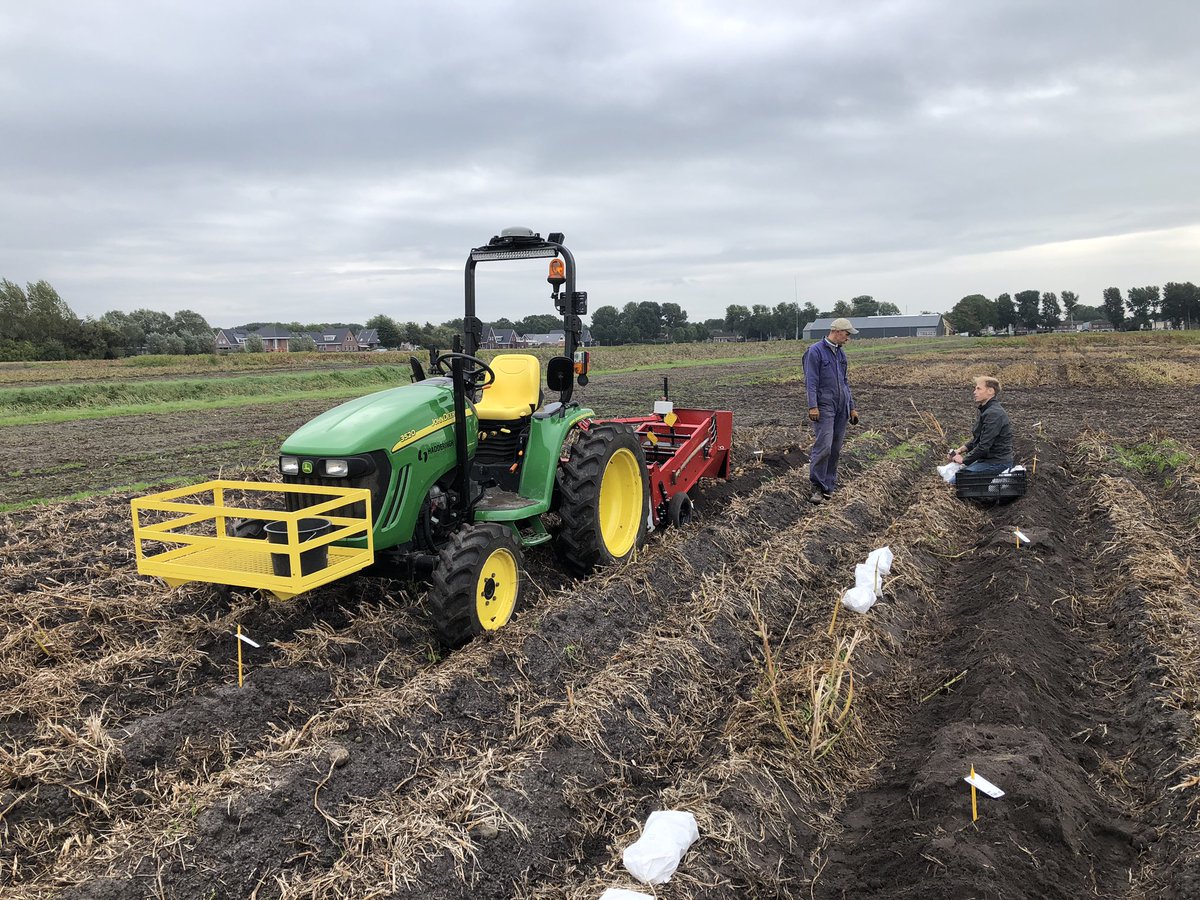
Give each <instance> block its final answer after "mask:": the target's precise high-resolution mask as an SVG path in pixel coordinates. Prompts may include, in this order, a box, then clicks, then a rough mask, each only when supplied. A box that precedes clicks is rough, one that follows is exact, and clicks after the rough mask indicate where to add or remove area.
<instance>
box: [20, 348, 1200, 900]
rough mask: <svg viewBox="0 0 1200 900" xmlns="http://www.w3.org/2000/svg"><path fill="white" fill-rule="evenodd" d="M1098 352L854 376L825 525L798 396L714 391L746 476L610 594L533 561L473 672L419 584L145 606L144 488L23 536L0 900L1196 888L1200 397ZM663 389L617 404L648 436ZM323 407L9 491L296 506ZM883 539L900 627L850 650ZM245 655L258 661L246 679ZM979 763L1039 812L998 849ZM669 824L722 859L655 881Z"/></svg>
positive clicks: (176, 432) (718, 382)
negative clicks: (1006, 487)
mask: <svg viewBox="0 0 1200 900" xmlns="http://www.w3.org/2000/svg"><path fill="white" fill-rule="evenodd" d="M1102 349H1103V348H1100V349H1099V350H1098V351H1097V352H1096V353H1095V354H1093V355H1092V356H1090V357H1089V360H1088V365H1089V366H1090V369H1089V370H1088V373H1090V374H1087V373H1085V375H1083V376H1074V377H1073V376H1071V375H1070V372H1069V371H1067V370H1065V369H1063V367H1062V366H1063V364H1062V362H1061V361H1056V360H1054V359H1049V358H1048V359H1045V360H1040V359H1037V358H1034V359H1032V360H1029V359H1025V358H1022V359H1020V360H1015V361H1007V362H1006V361H1004V360H1000V361H997V360H993V359H986V358H984V357H980V358H979V359H978V360H965V361H962V363H961V365H958V364H956V365H955V366H952V367H949V368H946V367H942V368H937V367H925V368H922V367H920V366H914V365H913V364H911V363H903V364H901V363H897V364H894V365H893V364H889V363H888V362H887V361H886V360H875V359H873V360H872V362H871V364H870V365H861V366H860V365H853V366H852V370H851V377H852V382H853V383H854V386H855V393H856V397H857V400H858V404H859V407H860V411H861V412H862V415H863V420H864V424H863V427H862V428H860V429H858V430H853V429H852V430H851V432H850V439H849V441H848V443H847V446H846V449H845V453H844V456H843V469H842V473H841V483H842V487H841V489H840V490H839V491H838V492H837V493H836V494H835V498H834V500H833V501H832V502H831V503H828V504H825V505H822V506H819V507H814V506H812V505H810V504H809V503H808V502H807V495H808V480H807V470H806V465H805V464H806V458H807V449H808V447H809V446H810V445H811V441H812V438H811V433H810V432H809V430H808V429H807V428H803V427H801V426H800V424H799V422H800V420H801V418H802V407H803V406H804V400H803V386H802V385H801V384H800V383H799V382H798V381H796V380H795V370H796V366H794V365H788V366H781V365H780V364H779V363H778V361H774V362H771V361H767V362H762V361H759V362H746V363H744V364H740V365H734V366H729V365H722V366H720V367H711V368H694V369H690V370H687V371H686V372H683V371H681V372H678V373H676V374H675V375H673V376H672V389H671V393H672V396H673V398H674V399H675V400H676V402H677V403H680V404H686V405H692V406H717V407H722V408H729V409H732V410H734V413H735V435H734V444H735V464H734V471H733V473H732V477H731V479H730V480H729V481H728V482H722V483H712V484H708V485H706V486H705V487H704V489H703V490H701V491H700V492H699V495H698V496H697V497H696V505H697V517H696V519H695V520H694V521H693V522H692V524H691V525H690V526H689V527H688V528H686V529H682V530H678V531H666V532H662V533H656V534H654V535H652V536H651V538H650V540H649V542H648V544H647V546H646V548H645V550H644V552H642V553H641V554H640V555H639V556H638V558H637V559H636V560H635V561H633V562H632V563H631V564H629V565H627V566H625V567H623V568H620V569H617V570H611V571H606V572H604V573H603V574H602V575H601V576H600V577H597V578H595V579H592V580H589V581H586V582H576V581H572V580H570V579H569V578H567V577H566V576H564V575H563V574H561V573H560V572H559V571H558V569H557V568H556V566H555V562H554V558H553V554H552V553H551V552H550V551H549V550H545V551H542V550H535V551H531V552H530V553H528V554H527V563H528V565H529V568H530V573H531V576H532V580H533V585H534V589H533V590H531V591H530V595H529V597H528V600H527V604H526V608H525V609H524V610H523V612H522V613H521V614H520V615H519V616H518V617H517V618H516V619H515V620H514V621H513V622H512V623H511V624H510V625H509V626H508V627H506V628H505V629H503V630H502V631H500V632H499V633H497V634H496V635H495V636H494V637H493V638H492V639H490V640H479V641H476V642H474V643H472V644H470V645H468V646H467V647H465V648H463V649H462V650H460V651H457V652H455V653H453V654H452V655H449V656H448V657H447V656H442V655H441V654H440V653H438V652H437V651H436V650H435V649H434V648H435V647H436V643H435V641H434V639H433V631H432V629H431V627H430V625H429V622H428V620H427V617H426V616H425V613H424V610H423V608H422V596H421V594H420V592H419V591H414V590H412V589H411V588H409V587H408V586H407V585H405V584H402V583H400V582H392V581H387V580H381V579H371V578H365V577H364V578H357V579H351V580H347V581H344V582H340V583H337V584H334V585H331V586H329V587H326V588H323V589H319V590H317V591H315V592H313V593H312V594H310V595H307V596H302V597H299V598H296V599H295V600H293V601H290V602H287V603H280V602H277V601H274V600H267V599H264V598H262V597H259V596H257V595H251V594H239V593H236V592H235V593H233V594H230V593H228V592H221V591H218V590H215V589H213V588H211V587H206V586H203V585H189V586H185V587H183V588H179V589H175V590H169V589H167V588H166V587H165V586H163V585H162V584H160V583H156V582H155V581H153V580H151V579H146V578H142V577H140V576H138V575H137V573H136V570H135V567H134V558H133V547H132V535H131V527H130V522H129V508H128V501H129V499H130V494H129V493H128V492H127V493H118V494H113V495H108V496H104V497H101V498H99V499H95V498H94V499H89V500H86V501H63V502H58V503H54V504H50V505H45V506H37V507H32V508H30V509H28V510H25V511H22V512H18V513H12V514H9V515H7V516H4V517H0V554H2V556H0V560H2V561H0V622H2V623H3V627H2V628H0V895H2V896H4V897H14V898H18V897H19V898H49V897H65V898H97V900H99V898H114V900H115V898H127V897H128V898H131V897H164V898H165V897H170V898H176V897H178V898H235V897H237V898H243V897H256V898H262V900H266V898H314V900H315V898H342V897H344V898H365V897H397V898H401V897H413V898H417V897H421V898H458V897H464V898H465V897H471V898H496V900H500V898H521V900H550V898H563V897H566V898H571V900H584V898H588V900H591V898H598V897H599V896H600V894H601V893H603V891H604V889H605V888H606V887H627V888H631V889H639V890H643V891H645V892H646V893H653V894H654V896H656V897H660V898H697V900H699V898H777V897H786V898H842V897H847V898H850V897H889V898H890V897H913V898H916V897H938V898H941V897H947V898H952V897H989V898H1022V897H1051V898H1053V897H1061V898H1078V897H1084V896H1095V897H1102V898H1142V897H1145V898H1151V897H1155V898H1157V897H1178V898H1186V897H1196V896H1200V828H1198V824H1200V823H1198V821H1197V812H1198V801H1200V731H1198V729H1200V713H1198V711H1200V566H1198V565H1197V562H1198V561H1200V462H1198V457H1197V447H1198V446H1200V425H1197V424H1196V420H1195V418H1194V415H1193V412H1192V411H1191V410H1190V409H1188V408H1185V406H1184V404H1183V403H1182V402H1181V394H1183V393H1192V394H1194V390H1195V373H1194V372H1193V373H1192V374H1191V381H1190V382H1187V380H1186V379H1185V386H1183V387H1181V386H1179V385H1176V384H1173V383H1171V379H1170V373H1168V374H1166V375H1162V376H1161V377H1162V379H1163V380H1164V383H1150V381H1143V382H1141V383H1135V382H1131V381H1130V380H1129V379H1127V378H1120V379H1117V381H1116V383H1107V382H1104V381H1103V379H1102V378H1101V377H1100V376H1099V375H1097V374H1096V373H1104V372H1106V371H1109V369H1108V368H1106V366H1108V365H1109V364H1110V363H1111V365H1112V366H1121V365H1125V364H1126V362H1127V360H1126V359H1125V358H1124V357H1120V358H1118V356H1117V355H1114V356H1113V357H1112V358H1111V359H1109V358H1108V357H1106V356H1105V355H1104V353H1103V352H1101V350H1102ZM1159 362H1160V363H1161V360H1160V361H1159ZM1018 365H1020V366H1030V367H1031V368H1030V369H1029V370H1028V371H1024V372H1023V373H1022V374H1021V375H1020V376H1018V375H1016V373H1015V372H1014V371H1012V369H1013V367H1014V366H1018ZM1181 365H1184V364H1181ZM1186 365H1194V363H1191V362H1189V363H1187V364H1186ZM1006 366H1007V367H1008V368H1009V370H1010V371H1009V372H1008V373H1006V371H1005V368H1006ZM1184 370H1185V371H1189V370H1187V368H1186V366H1185V368H1184ZM974 371H998V372H999V374H1000V376H1001V378H1002V379H1005V380H1006V382H1011V383H1012V385H1013V386H1012V387H1011V389H1007V390H1006V391H1005V393H1004V395H1003V401H1004V404H1005V407H1006V408H1007V409H1008V411H1009V413H1010V415H1011V416H1012V419H1013V423H1014V428H1015V431H1016V450H1017V456H1018V458H1019V459H1020V460H1021V461H1023V462H1025V464H1026V465H1027V466H1029V467H1030V468H1032V467H1033V465H1034V460H1035V458H1036V473H1035V474H1034V475H1033V477H1032V478H1031V483H1030V490H1029V494H1028V496H1026V497H1025V498H1022V499H1021V500H1019V501H1017V502H1015V503H1011V504H1008V505H999V506H992V507H981V506H976V505H970V504H967V503H964V502H961V501H958V500H956V499H955V498H954V496H953V492H952V490H951V489H949V488H948V487H947V486H946V485H945V484H943V483H942V482H941V480H940V479H939V478H938V477H937V475H936V472H935V470H934V466H935V465H936V464H938V463H939V462H941V461H942V459H941V458H942V456H943V454H944V451H945V448H946V447H947V446H949V445H950V444H951V443H957V442H959V441H960V440H961V438H963V437H964V436H965V435H966V434H968V433H969V429H970V426H971V423H972V421H973V418H974V409H973V407H972V406H971V403H970V388H969V376H970V374H972V373H973V372H974ZM1114 371H1115V369H1114ZM1160 371H1161V365H1160ZM1006 374H1007V375H1012V376H1013V377H1011V378H1008V377H1006ZM659 389H660V383H659V382H658V380H657V379H656V378H654V377H652V376H646V375H621V376H610V377H604V378H598V379H596V380H595V381H594V382H593V384H592V385H590V386H589V388H588V389H587V392H586V393H585V394H584V396H583V397H582V398H581V399H583V400H584V402H586V403H588V404H589V405H592V406H594V407H595V408H597V409H598V410H599V411H600V412H601V414H603V415H620V414H632V413H639V412H642V411H644V410H645V409H647V408H648V407H649V405H650V403H651V401H652V400H653V399H654V398H655V396H656V395H657V393H658V392H659ZM326 405H328V404H326ZM320 408H321V407H320V405H319V404H318V405H315V407H314V408H311V409H310V408H302V407H293V408H289V409H286V410H274V409H271V408H269V407H262V408H253V409H245V408H243V409H239V410H236V411H233V412H225V413H205V414H202V415H201V414H193V415H189V416H186V417H185V416H180V417H171V416H158V417H153V416H144V417H136V418H129V419H107V420H102V421H90V422H88V421H84V422H74V423H68V424H61V425H54V426H21V427H10V428H6V429H4V433H3V436H2V437H0V443H2V445H3V448H2V451H0V452H3V453H4V454H5V458H6V463H5V468H6V470H9V471H20V472H34V471H38V470H46V471H47V472H49V473H50V474H48V475H46V476H45V477H48V478H54V479H56V481H55V482H54V484H53V486H52V488H51V489H50V490H46V485H45V484H43V485H41V486H40V487H39V486H34V485H31V484H30V483H29V482H28V481H26V480H24V479H21V478H11V477H10V478H6V479H5V482H4V486H3V491H4V496H3V498H0V499H3V500H5V501H9V502H12V501H19V500H23V499H26V498H27V497H34V496H52V495H53V496H58V495H66V494H68V493H70V492H71V491H73V490H80V491H82V490H97V489H100V488H106V487H113V486H118V485H122V484H133V483H136V482H150V483H157V482H161V481H162V480H164V479H167V478H173V477H195V478H197V479H199V478H204V477H210V476H212V475H215V474H216V473H217V471H219V470H224V471H225V473H226V474H229V473H230V472H231V471H232V470H233V469H235V468H237V467H239V466H246V465H248V467H249V468H248V472H249V474H251V475H255V476H264V477H265V476H268V475H269V468H270V458H269V457H270V454H271V453H272V452H273V449H272V448H273V447H274V446H275V444H276V443H277V442H278V440H279V439H280V438H281V437H282V436H283V435H285V434H286V433H288V432H289V431H290V430H291V429H292V428H294V427H295V426H296V425H298V424H299V423H301V422H302V421H304V420H306V419H307V418H309V417H311V416H312V415H313V414H314V413H315V412H318V411H319V410H320ZM755 450H761V451H762V454H761V455H757V454H755V453H754V451H755ZM81 461H86V463H87V465H85V466H83V467H77V468H73V469H64V468H63V467H64V466H65V465H70V464H71V463H77V462H81ZM23 492H24V493H23ZM39 492H40V493H39ZM1014 529H1020V530H1021V531H1022V532H1023V533H1024V534H1026V535H1027V536H1028V537H1029V538H1030V539H1031V540H1030V542H1029V543H1027V544H1023V545H1021V546H1019V547H1018V546H1017V543H1016V540H1015V539H1014V537H1013V531H1014ZM884 544H886V545H889V546H890V547H891V548H892V550H893V551H894V553H895V557H896V559H895V564H894V566H893V570H892V576H891V577H890V578H889V579H888V580H887V582H886V584H885V588H884V597H883V599H882V600H881V602H880V603H879V604H878V605H876V606H875V607H874V608H873V609H872V610H871V611H870V612H869V613H867V614H865V615H857V614H855V613H852V612H850V611H848V610H846V609H844V608H843V609H841V610H840V611H839V612H838V615H837V618H836V621H835V622H833V623H832V627H831V615H832V613H833V611H834V609H835V604H836V601H837V599H838V597H839V596H840V593H841V591H842V590H843V589H844V588H846V587H850V586H852V584H853V578H854V576H853V569H854V564H855V563H856V562H861V561H862V560H863V558H864V557H865V556H866V554H867V553H868V552H869V551H870V550H872V549H874V548H876V547H879V546H882V545H884ZM239 625H240V626H241V627H242V629H243V630H244V631H245V632H246V633H247V634H248V635H250V636H251V637H252V638H253V639H254V640H255V641H257V642H258V643H260V644H261V645H262V648H261V649H259V650H251V649H247V650H246V662H247V664H248V667H249V668H248V676H247V679H246V682H245V686H244V687H242V688H239V687H238V685H237V678H236V661H235V660H236V641H235V638H234V632H235V630H236V628H237V626H239ZM838 671H842V672H843V673H844V675H843V678H842V679H841V682H840V688H838V689H837V690H835V692H834V696H833V699H832V702H831V703H822V702H821V701H820V700H819V699H814V693H815V692H817V691H818V690H819V688H820V685H821V681H822V676H823V675H828V674H830V673H831V672H832V674H833V676H834V678H833V679H830V678H827V679H826V681H825V683H826V684H827V685H828V684H829V683H830V681H831V680H836V674H837V672H838ZM851 676H852V683H853V690H852V692H851V691H850V689H849V688H850V683H851ZM971 766H974V767H975V769H976V770H977V771H978V772H979V773H980V774H981V775H983V776H984V777H986V778H988V779H989V780H991V781H992V782H994V783H995V784H997V785H999V786H1000V787H1001V788H1003V789H1004V790H1005V791H1006V795H1005V796H1004V797H1003V798H1002V799H999V800H993V799H990V798H987V797H985V796H983V795H982V794H980V796H979V799H978V813H979V817H978V820H977V821H972V813H971V796H970V789H969V787H968V786H967V785H966V784H965V783H964V782H963V781H962V779H963V776H965V775H966V774H967V773H968V771H969V770H970V767H971ZM662 808H670V809H685V810H689V811H691V812H692V813H694V814H695V816H696V818H697V820H698V822H699V826H700V835H701V839H700V841H699V842H698V843H696V844H695V845H694V846H693V847H692V848H691V850H690V851H689V853H688V854H687V856H686V857H685V859H684V861H683V863H682V865H681V866H680V868H679V870H678V872H677V873H676V875H675V877H674V878H673V879H672V881H671V882H670V883H669V884H666V885H661V886H658V887H657V888H653V889H652V888H649V887H645V886H638V885H636V884H635V883H634V882H633V881H632V880H631V879H630V877H629V876H628V875H627V874H626V873H625V871H624V869H623V868H622V866H621V859H620V857H621V851H622V849H623V848H624V847H626V846H628V844H629V843H631V842H632V841H633V840H635V839H636V838H637V836H638V834H639V829H640V825H641V823H642V822H644V820H645V818H646V816H647V815H648V814H649V813H650V812H651V811H653V810H655V809H662Z"/></svg>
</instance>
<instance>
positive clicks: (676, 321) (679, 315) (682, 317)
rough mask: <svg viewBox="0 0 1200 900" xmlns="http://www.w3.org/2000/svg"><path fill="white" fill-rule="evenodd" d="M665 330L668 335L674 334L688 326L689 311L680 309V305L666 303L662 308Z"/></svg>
mask: <svg viewBox="0 0 1200 900" xmlns="http://www.w3.org/2000/svg"><path fill="white" fill-rule="evenodd" d="M661 312H662V323H663V328H664V329H666V331H667V333H668V334H671V333H674V332H675V331H676V330H678V329H679V328H681V327H683V326H684V325H687V318H688V314H687V310H685V309H683V308H682V307H680V305H679V304H678V303H664V304H662V307H661Z"/></svg>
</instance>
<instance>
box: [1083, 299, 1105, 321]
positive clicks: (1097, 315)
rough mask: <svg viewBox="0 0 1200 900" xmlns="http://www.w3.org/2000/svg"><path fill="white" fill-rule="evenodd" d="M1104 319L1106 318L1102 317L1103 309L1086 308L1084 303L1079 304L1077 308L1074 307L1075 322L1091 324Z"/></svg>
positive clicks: (1097, 307) (1095, 307)
mask: <svg viewBox="0 0 1200 900" xmlns="http://www.w3.org/2000/svg"><path fill="white" fill-rule="evenodd" d="M1104 318H1107V317H1106V316H1105V315H1104V309H1103V307H1099V306H1088V305H1087V304H1086V303H1080V304H1079V305H1078V306H1077V307H1075V321H1076V322H1092V321H1094V320H1096V319H1104Z"/></svg>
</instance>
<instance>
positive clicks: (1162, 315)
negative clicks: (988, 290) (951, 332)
mask: <svg viewBox="0 0 1200 900" xmlns="http://www.w3.org/2000/svg"><path fill="white" fill-rule="evenodd" d="M1100 300H1101V302H1100V305H1099V306H1089V305H1087V304H1084V303H1081V302H1080V300H1079V295H1078V294H1076V293H1075V292H1074V291H1063V292H1062V294H1061V295H1060V294H1057V293H1055V292H1054V291H1035V290H1027V291H1017V292H1016V293H1015V294H1001V295H1000V296H998V297H997V298H996V299H995V300H991V299H989V298H987V297H985V296H984V295H983V294H969V295H968V296H966V297H963V298H962V299H961V300H959V301H958V303H956V304H954V308H953V309H951V310H950V311H949V312H948V313H946V319H947V320H948V321H949V322H950V323H951V324H952V325H953V326H954V329H955V331H958V332H960V333H966V332H969V333H971V334H978V333H980V332H981V331H984V330H986V329H987V328H988V327H992V328H994V329H996V330H1007V329H1008V327H1009V326H1010V325H1011V326H1012V327H1013V328H1024V329H1027V330H1029V331H1037V330H1039V329H1045V330H1051V329H1055V328H1058V327H1059V326H1061V325H1064V324H1066V325H1071V324H1076V323H1081V322H1090V321H1093V320H1098V319H1102V320H1104V321H1106V322H1108V323H1109V324H1110V325H1111V326H1112V327H1113V328H1115V329H1116V330H1118V331H1139V330H1142V329H1146V328H1152V327H1153V323H1154V322H1159V321H1165V322H1169V323H1171V325H1172V326H1173V327H1175V328H1191V327H1193V326H1195V325H1196V324H1198V323H1200V288H1197V287H1196V285H1194V284H1192V283H1191V282H1190V281H1187V282H1177V281H1169V282H1167V283H1166V284H1165V285H1163V286H1162V289H1161V290H1160V289H1159V287H1158V286H1157V285H1149V286H1146V287H1131V288H1128V289H1127V290H1126V291H1125V293H1124V294H1122V292H1121V289H1120V288H1118V287H1109V288H1105V289H1104V290H1103V291H1102V292H1101V298H1100Z"/></svg>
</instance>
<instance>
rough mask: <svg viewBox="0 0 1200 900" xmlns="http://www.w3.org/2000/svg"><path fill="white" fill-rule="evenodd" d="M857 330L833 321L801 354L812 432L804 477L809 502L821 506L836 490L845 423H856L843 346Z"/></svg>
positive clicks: (843, 320)
mask: <svg viewBox="0 0 1200 900" xmlns="http://www.w3.org/2000/svg"><path fill="white" fill-rule="evenodd" d="M852 334H858V329H857V328H855V327H854V326H853V325H851V324H850V320H849V319H834V320H833V322H831V323H830V325H829V336H828V337H826V338H822V339H821V340H819V341H817V343H815V344H813V345H812V346H811V347H809V348H808V349H807V350H805V351H804V384H805V386H806V387H807V388H808V420H809V421H810V422H812V423H813V428H814V429H815V430H816V433H817V434H816V439H815V440H814V442H813V448H812V453H811V454H810V455H809V458H808V478H809V480H810V481H811V482H812V484H813V492H812V497H810V498H809V499H810V500H812V502H813V503H824V502H825V501H826V500H828V499H829V498H830V497H831V496H832V495H833V489H834V488H835V487H837V469H838V457H839V456H840V455H841V453H842V441H843V439H844V438H845V437H846V423H847V422H849V423H850V424H852V425H857V424H858V410H857V409H855V408H854V398H853V397H852V396H851V395H850V381H849V379H847V377H846V351H845V350H843V349H842V347H843V345H844V344H845V343H846V342H847V341H849V340H850V335H852Z"/></svg>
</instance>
